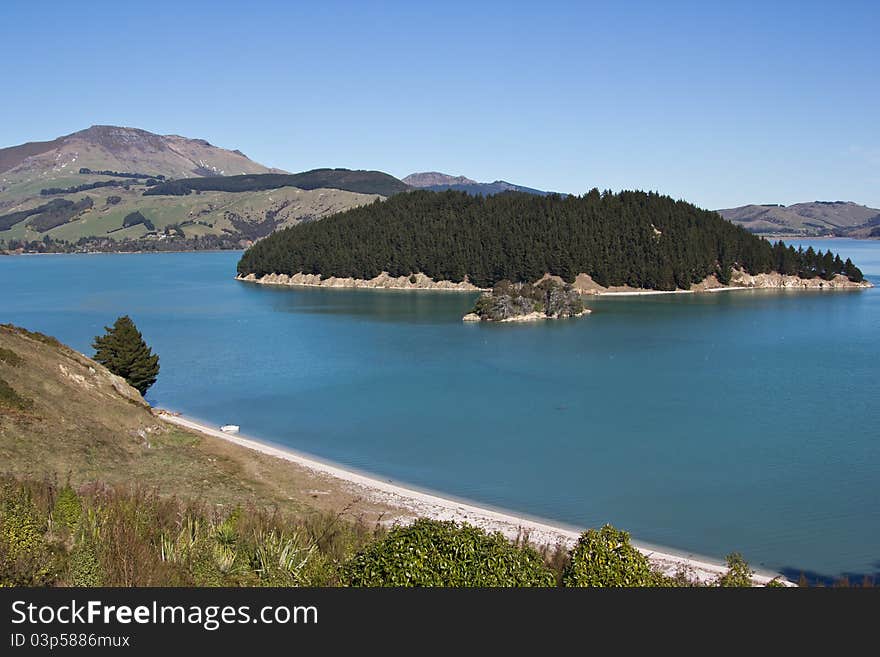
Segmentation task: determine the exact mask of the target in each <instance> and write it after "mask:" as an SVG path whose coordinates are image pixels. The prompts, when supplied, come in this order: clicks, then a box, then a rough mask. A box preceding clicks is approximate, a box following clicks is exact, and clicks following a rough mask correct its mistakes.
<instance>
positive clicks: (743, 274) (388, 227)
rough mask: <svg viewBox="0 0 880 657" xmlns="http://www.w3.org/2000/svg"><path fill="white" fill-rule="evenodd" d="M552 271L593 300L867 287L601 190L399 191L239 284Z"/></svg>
mask: <svg viewBox="0 0 880 657" xmlns="http://www.w3.org/2000/svg"><path fill="white" fill-rule="evenodd" d="M547 274H549V275H551V276H554V277H559V278H561V279H562V280H563V281H565V282H567V283H576V282H577V283H579V285H576V286H575V287H576V288H577V289H580V290H581V291H586V290H584V285H583V284H582V283H583V281H584V279H585V277H586V279H587V280H588V281H589V284H590V285H592V286H594V287H595V286H599V287H601V288H605V289H607V288H614V287H625V288H627V289H643V290H678V289H681V290H690V289H692V288H693V287H694V286H698V285H701V284H705V282H706V281H707V279H711V280H712V281H713V282H714V284H715V285H721V286H725V285H729V284H734V285H737V284H740V285H744V286H750V287H795V285H790V284H789V283H791V282H792V281H796V282H797V283H798V285H799V284H800V282H801V281H804V282H805V283H804V285H803V286H804V287H825V286H826V284H827V286H828V287H848V286H858V285H861V284H863V283H862V281H863V280H864V278H863V276H862V272H861V271H860V270H859V269H858V267H856V266H855V265H854V264H853V263H852V262H851V261H849V260H847V261H845V262H844V261H842V260H841V259H840V257H839V256H835V255H834V254H832V253H831V252H830V251H829V252H826V253H821V252H815V251H813V250H812V249H807V250H795V249H794V248H793V247H791V246H786V245H785V244H783V243H782V242H777V243H776V244H771V243H770V242H768V241H767V240H765V239H763V238H760V237H757V236H755V235H752V234H751V233H749V232H747V231H746V230H745V229H743V228H741V227H739V226H735V225H734V224H732V223H730V222H728V221H726V220H724V219H723V218H721V216H720V215H718V214H717V213H715V212H711V211H708V210H702V209H700V208H697V207H696V206H694V205H692V204H690V203H687V202H685V201H676V200H674V199H672V198H670V197H669V196H663V195H660V194H657V193H653V192H641V191H622V192H619V193H612V192H608V191H606V192H599V190H597V189H593V190H591V191H590V192H588V193H587V194H584V195H583V196H561V195H556V194H553V195H549V196H535V195H530V194H523V193H507V194H500V195H496V196H487V197H482V196H470V195H468V194H465V193H463V192H455V191H446V192H431V191H413V192H408V193H403V194H397V195H395V196H393V197H391V198H389V199H387V200H384V201H376V202H375V203H372V204H369V205H366V206H362V207H359V208H355V209H352V210H348V211H346V212H342V213H339V214H337V215H334V216H330V217H327V218H325V219H323V220H322V221H319V222H314V223H306V224H301V225H298V226H294V227H292V228H288V229H285V230H281V231H278V232H277V233H275V234H273V235H271V236H269V237H267V238H266V239H264V240H262V241H260V242H258V243H256V244H255V245H254V246H253V247H251V248H250V249H248V250H247V251H246V252H245V253H244V255H243V256H242V258H241V260H240V261H239V264H238V275H239V278H246V279H247V280H256V281H260V280H261V279H263V277H266V280H264V281H263V282H271V283H277V282H284V283H296V282H297V281H302V282H303V284H320V283H321V281H322V280H324V279H328V278H333V279H336V280H340V279H344V280H346V281H354V282H364V281H370V280H371V279H377V280H378V279H380V278H383V277H384V279H386V280H389V281H397V280H398V279H399V280H400V281H401V282H402V285H401V286H403V287H406V286H407V281H409V282H410V283H412V285H413V286H418V287H428V286H427V285H422V284H421V283H420V281H423V280H427V279H430V281H433V282H451V284H452V285H451V286H452V287H460V288H462V289H474V288H481V289H486V288H490V287H492V286H493V285H495V284H496V283H499V282H500V281H504V280H507V281H513V282H535V281H538V280H540V279H541V278H542V277H544V276H545V275H547ZM273 277H274V278H273ZM278 277H282V278H283V280H281V281H279V280H278ZM447 285H448V284H447ZM377 286H379V285H377ZM383 286H385V287H393V286H396V285H383Z"/></svg>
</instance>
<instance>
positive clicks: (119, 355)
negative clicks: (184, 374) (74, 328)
mask: <svg viewBox="0 0 880 657" xmlns="http://www.w3.org/2000/svg"><path fill="white" fill-rule="evenodd" d="M104 330H105V331H106V333H105V334H104V335H99V336H96V337H95V339H94V341H93V342H92V347H94V349H95V360H96V361H98V362H99V363H101V365H103V366H104V367H106V368H107V369H108V370H110V371H111V372H113V373H114V374H117V375H119V376H121V377H122V378H124V379H125V380H126V381H128V383H129V385H131V386H132V387H133V388H136V389H137V390H138V392H140V393H141V394H142V395H143V394H145V393H146V392H147V389H148V388H149V387H150V386H151V385H153V384H154V383H155V382H156V377H157V376H158V375H159V356H158V355H156V354H154V353H153V352H152V350H151V349H150V347H149V346H147V343H146V342H144V338H143V336H142V335H141V332H140V331H138V329H137V326H135V325H134V322H133V321H131V318H130V317H129V316H128V315H123V316H122V317H120V318H119V319H117V320H116V321H115V322H114V323H113V326H112V327H110V326H105V327H104Z"/></svg>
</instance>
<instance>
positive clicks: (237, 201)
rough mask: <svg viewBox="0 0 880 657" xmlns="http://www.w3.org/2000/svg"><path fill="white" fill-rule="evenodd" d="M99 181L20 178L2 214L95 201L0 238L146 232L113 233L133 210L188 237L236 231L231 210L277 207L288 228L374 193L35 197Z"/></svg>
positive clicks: (252, 216)
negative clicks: (38, 227)
mask: <svg viewBox="0 0 880 657" xmlns="http://www.w3.org/2000/svg"><path fill="white" fill-rule="evenodd" d="M99 180H107V178H106V177H104V176H86V175H83V176H78V177H73V178H71V177H70V176H67V177H64V178H57V179H52V180H51V181H46V180H43V181H40V182H39V183H32V182H29V183H23V184H21V185H16V186H14V187H10V188H9V189H7V190H5V191H4V192H0V201H4V200H5V201H7V202H8V205H7V207H5V208H3V209H2V210H0V214H9V213H12V212H16V211H19V210H25V209H30V208H33V207H37V206H39V205H42V204H44V203H47V202H48V201H49V200H51V199H55V198H64V199H68V200H71V201H78V200H80V199H81V198H83V197H84V196H89V197H91V198H92V199H93V200H94V202H95V206H94V208H92V209H91V210H89V211H87V212H85V213H83V214H81V215H80V216H79V217H76V218H75V219H74V220H73V221H71V222H69V223H67V224H64V225H62V226H58V227H57V228H53V229H52V230H50V231H48V232H46V233H39V232H37V231H35V230H33V229H32V228H30V227H29V226H28V223H29V222H28V220H25V221H22V222H20V223H18V224H16V225H15V226H13V227H12V228H11V229H10V230H8V231H2V232H0V239H4V240H7V241H9V240H13V239H15V240H21V239H24V240H27V241H32V240H40V239H43V237H44V236H45V235H49V236H50V237H51V238H53V239H62V240H67V241H76V240H78V239H79V238H81V237H91V236H99V237H104V236H108V235H109V236H110V237H113V238H114V239H121V238H122V237H124V236H128V237H132V238H136V237H141V236H143V235H144V234H145V233H146V229H145V228H144V227H143V226H138V227H136V228H132V229H128V230H126V231H125V232H124V233H123V232H122V231H120V232H119V233H116V232H112V231H115V230H117V229H119V228H121V227H122V220H123V218H124V217H125V216H126V215H127V214H129V213H131V212H134V211H136V210H137V211H140V212H141V213H142V214H143V215H144V216H145V217H146V218H147V219H149V220H150V221H152V222H153V224H154V225H155V226H156V228H157V229H158V230H160V231H161V230H162V229H163V228H164V227H165V226H169V225H179V224H182V223H183V224H184V225H183V226H182V230H183V231H184V233H185V234H186V236H187V237H191V236H194V235H205V234H208V235H223V234H224V230H231V231H234V230H235V228H234V226H233V224H232V222H231V221H230V219H229V218H228V216H227V213H229V212H231V213H234V214H235V215H238V216H239V217H241V218H242V219H244V220H246V221H249V222H252V223H260V222H262V221H264V220H265V218H266V213H267V212H277V213H278V214H277V218H278V219H281V220H282V224H281V226H282V227H286V226H292V225H295V224H297V223H299V221H301V220H302V219H303V218H313V217H318V218H320V217H324V216H327V215H329V214H333V213H335V212H340V211H343V210H348V209H350V208H353V207H356V206H358V205H363V204H366V203H371V202H372V201H373V200H375V199H376V198H378V197H377V196H376V195H375V194H357V193H354V192H346V191H342V190H338V189H317V190H311V191H304V190H301V189H297V188H294V187H284V188H281V189H274V190H268V191H259V192H246V193H240V194H234V193H229V192H203V193H201V194H191V195H189V196H146V197H145V196H143V195H142V192H143V189H144V188H143V187H142V186H138V187H133V188H132V189H130V190H125V189H122V188H118V187H102V188H98V189H90V190H87V191H83V192H77V193H74V194H65V195H59V196H49V197H45V196H39V191H40V189H43V188H46V187H62V188H64V187H70V186H73V185H80V184H84V183H90V182H96V181H99ZM34 194H36V196H34ZM108 196H119V197H121V198H122V201H121V202H120V203H118V204H117V205H113V206H108V205H107V197H108ZM194 221H198V222H202V223H199V224H193V223H190V224H186V222H194ZM205 224H208V225H205Z"/></svg>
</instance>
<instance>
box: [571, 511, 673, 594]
mask: <svg viewBox="0 0 880 657" xmlns="http://www.w3.org/2000/svg"><path fill="white" fill-rule="evenodd" d="M562 585H563V586H596V587H619V586H671V585H672V582H671V581H669V580H667V579H666V578H665V577H663V575H661V574H660V573H658V572H657V571H656V570H654V569H653V568H652V566H651V564H650V562H649V561H648V558H647V557H646V556H645V555H644V554H642V553H641V552H639V550H638V549H636V548H635V547H634V546H632V545H631V544H630V542H629V534H628V533H627V532H625V531H620V530H617V529H615V528H614V527H612V526H611V525H605V526H604V527H602V529H600V530H595V529H588V530H587V531H585V532H584V533H583V534H581V536H580V538H579V539H578V542H577V545H575V546H574V548H573V549H572V551H571V554H570V560H569V564H568V566H567V567H566V568H565V570H564V571H563V573H562Z"/></svg>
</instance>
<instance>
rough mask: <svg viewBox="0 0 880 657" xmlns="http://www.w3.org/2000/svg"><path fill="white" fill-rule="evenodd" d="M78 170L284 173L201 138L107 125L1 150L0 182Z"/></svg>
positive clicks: (188, 174) (183, 174)
mask: <svg viewBox="0 0 880 657" xmlns="http://www.w3.org/2000/svg"><path fill="white" fill-rule="evenodd" d="M80 168H88V169H92V170H95V171H104V170H110V171H143V172H145V173H149V174H153V175H155V174H160V175H164V176H166V177H169V178H188V177H193V176H231V175H239V174H244V173H276V172H277V173H283V172H282V171H281V170H280V169H272V168H269V167H266V166H263V165H262V164H258V163H257V162H254V161H253V160H250V159H248V158H247V157H246V156H245V155H244V154H243V153H241V152H240V151H230V150H226V149H224V148H218V147H217V146H213V145H211V144H210V143H208V142H207V141H205V140H204V139H187V138H186V137H180V136H178V135H156V134H153V133H152V132H147V131H146V130H141V129H139V128H122V127H118V126H111V125H93V126H92V127H91V128H86V129H85V130H80V131H79V132H74V133H73V134H70V135H65V136H64V137H58V138H57V139H53V140H52V141H43V142H30V143H27V144H22V145H21V146H12V147H10V148H3V149H0V183H6V182H7V181H16V182H21V181H22V180H33V179H38V178H39V179H45V178H53V177H57V176H58V174H61V173H64V174H70V173H76V172H77V171H79V169H80ZM3 186H5V185H3Z"/></svg>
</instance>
